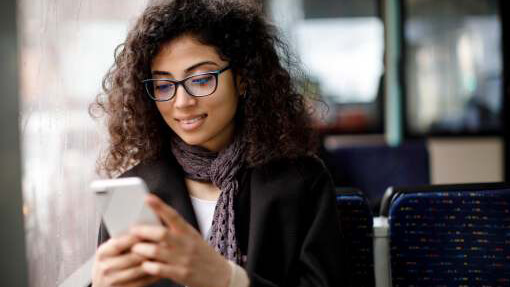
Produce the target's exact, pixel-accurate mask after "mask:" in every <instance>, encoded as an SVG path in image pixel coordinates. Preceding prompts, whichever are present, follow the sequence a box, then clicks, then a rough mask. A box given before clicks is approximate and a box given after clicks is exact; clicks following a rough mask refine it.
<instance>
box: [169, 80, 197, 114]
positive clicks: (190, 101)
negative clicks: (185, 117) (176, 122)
mask: <svg viewBox="0 0 510 287" xmlns="http://www.w3.org/2000/svg"><path fill="white" fill-rule="evenodd" d="M196 103H197V99H196V98H195V97H193V96H191V95H190V94H188V92H186V89H184V87H183V86H182V85H179V86H178V87H177V91H175V102H174V106H175V107H176V108H179V109H183V108H187V107H190V106H194V105H196Z"/></svg>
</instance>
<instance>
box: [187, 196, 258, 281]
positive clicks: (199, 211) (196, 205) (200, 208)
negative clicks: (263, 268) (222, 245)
mask: <svg viewBox="0 0 510 287" xmlns="http://www.w3.org/2000/svg"><path fill="white" fill-rule="evenodd" d="M190 198H191V205H193V210H194V211H195V215H196V217H197V221H198V227H199V228H200V231H201V232H202V236H203V237H204V239H205V240H207V237H208V236H209V232H210V231H211V226H212V221H213V216H214V210H215V209H216V203H217V202H218V201H217V200H205V199H200V198H196V197H193V196H190ZM229 264H230V267H231V270H232V271H231V274H230V282H229V287H248V286H250V280H249V279H248V274H246V271H245V270H244V269H243V268H242V267H241V266H239V265H237V264H235V263H234V262H232V261H230V260H229Z"/></svg>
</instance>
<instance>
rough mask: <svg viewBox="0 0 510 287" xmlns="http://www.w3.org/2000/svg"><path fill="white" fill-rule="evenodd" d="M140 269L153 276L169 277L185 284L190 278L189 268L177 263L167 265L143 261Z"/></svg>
mask: <svg viewBox="0 0 510 287" xmlns="http://www.w3.org/2000/svg"><path fill="white" fill-rule="evenodd" d="M142 269H143V270H144V271H145V272H146V273H148V274H151V275H153V276H158V277H164V278H170V279H172V280H174V281H176V282H177V283H180V284H184V285H186V282H187V281H188V280H189V278H190V272H189V269H186V268H183V267H180V266H178V265H167V264H162V263H158V262H150V261H145V262H144V263H143V264H142Z"/></svg>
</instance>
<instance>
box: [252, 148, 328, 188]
mask: <svg viewBox="0 0 510 287" xmlns="http://www.w3.org/2000/svg"><path fill="white" fill-rule="evenodd" d="M251 183H252V184H251V187H252V192H253V191H255V192H256V193H257V196H263V195H266V196H267V197H280V196H283V197H287V196H290V197H296V196H297V197H302V196H305V197H308V196H310V195H312V194H314V195H312V196H316V195H317V193H323V191H330V190H332V189H333V182H332V180H331V176H330V174H329V172H328V170H327V169H326V167H325V165H324V163H323V162H322V160H321V159H319V158H318V157H315V156H306V157H300V158H297V159H292V160H291V159H284V160H277V161H272V162H269V163H267V164H264V165H261V166H258V167H255V168H254V169H253V171H252V174H251ZM263 197H264V196H263Z"/></svg>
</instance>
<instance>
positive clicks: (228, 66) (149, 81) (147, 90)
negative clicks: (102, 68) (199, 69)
mask: <svg viewBox="0 0 510 287" xmlns="http://www.w3.org/2000/svg"><path fill="white" fill-rule="evenodd" d="M230 68H231V67H230V65H227V66H226V67H224V68H223V69H220V70H216V71H210V72H205V73H200V74H195V75H190V76H188V77H186V78H184V79H182V80H180V81H176V80H173V79H168V78H160V79H145V80H143V81H142V83H143V84H144V86H145V91H146V92H147V95H148V96H149V98H151V99H152V100H154V101H156V102H167V101H170V100H172V99H173V98H175V95H176V94H177V89H178V88H179V86H182V87H183V88H184V90H185V91H186V93H187V94H188V95H190V96H192V97H196V98H202V97H207V96H210V95H212V94H214V92H216V90H217V89H218V83H219V80H218V76H219V75H220V74H221V73H223V72H225V71H226V70H228V69H230ZM204 75H213V76H214V80H215V83H216V85H215V86H214V89H213V91H212V92H210V93H209V94H207V95H201V96H197V95H194V94H193V93H191V92H190V91H189V90H188V88H187V87H186V85H185V84H184V82H186V81H187V80H189V79H191V78H193V77H197V76H204ZM154 81H164V82H170V83H172V84H174V85H175V89H174V93H173V95H172V96H170V97H168V99H156V98H154V96H152V95H151V92H150V90H149V89H150V88H149V85H152V82H154Z"/></svg>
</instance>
